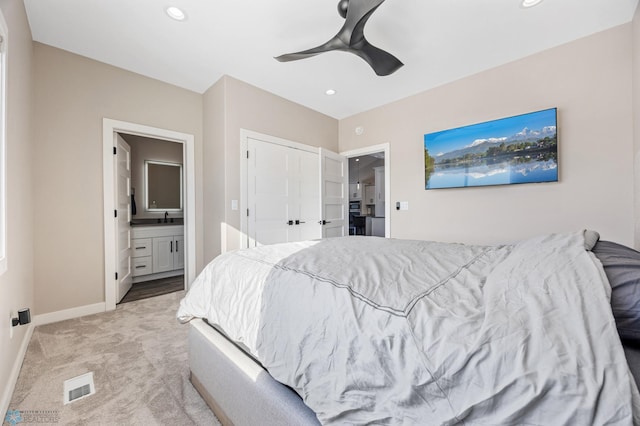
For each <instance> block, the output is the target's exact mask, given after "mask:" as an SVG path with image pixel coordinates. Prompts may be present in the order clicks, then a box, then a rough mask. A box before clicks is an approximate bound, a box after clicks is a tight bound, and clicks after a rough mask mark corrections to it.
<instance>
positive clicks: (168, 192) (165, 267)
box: [116, 133, 186, 303]
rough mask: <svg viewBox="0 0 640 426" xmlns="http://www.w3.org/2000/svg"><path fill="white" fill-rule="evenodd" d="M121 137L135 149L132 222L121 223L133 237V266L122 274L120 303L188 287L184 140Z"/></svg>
mask: <svg viewBox="0 0 640 426" xmlns="http://www.w3.org/2000/svg"><path fill="white" fill-rule="evenodd" d="M118 135H119V136H120V137H122V139H123V140H124V142H125V143H126V144H128V146H129V152H130V164H131V167H130V185H129V189H130V191H129V192H128V194H127V197H128V200H125V202H126V203H127V204H128V207H127V208H128V209H129V211H128V212H127V213H129V214H127V216H129V222H128V225H129V226H128V227H127V224H119V230H120V232H121V233H123V232H126V233H127V236H128V238H129V240H130V241H129V244H125V247H128V248H129V250H130V252H129V253H126V254H125V256H124V257H125V259H126V260H125V261H124V262H123V263H125V266H126V264H128V265H131V267H130V271H131V274H130V278H129V276H128V275H127V272H128V271H126V270H125V271H123V273H122V274H121V273H120V271H119V272H118V274H119V276H118V281H119V286H118V288H117V291H116V303H125V302H133V301H136V300H140V299H146V298H149V297H155V296H160V295H163V294H167V293H172V292H175V291H179V290H184V289H185V288H186V287H185V280H184V208H183V198H184V197H183V182H184V167H183V165H184V152H183V151H184V149H183V144H182V143H179V142H175V141H169V140H164V139H158V138H150V137H146V136H140V135H131V134H127V133H118ZM118 167H121V166H120V162H119V163H118ZM117 174H118V175H121V173H120V171H118V173H117ZM118 204H120V203H118ZM123 228H124V229H123ZM125 243H126V242H125ZM118 244H120V242H118ZM127 257H128V258H127ZM124 280H126V282H124V283H123V281H124Z"/></svg>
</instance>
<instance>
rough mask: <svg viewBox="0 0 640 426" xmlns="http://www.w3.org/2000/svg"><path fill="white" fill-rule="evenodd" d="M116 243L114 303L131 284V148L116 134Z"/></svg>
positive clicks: (120, 298) (125, 292)
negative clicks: (116, 272)
mask: <svg viewBox="0 0 640 426" xmlns="http://www.w3.org/2000/svg"><path fill="white" fill-rule="evenodd" d="M116 170H117V172H116V210H117V217H116V234H117V235H116V244H117V253H118V279H117V289H116V303H118V302H120V300H122V298H123V297H124V295H125V294H127V291H129V289H130V288H131V285H132V280H133V278H132V275H131V225H130V224H129V222H131V148H130V147H129V144H127V142H125V140H124V139H123V138H122V136H120V135H119V134H116Z"/></svg>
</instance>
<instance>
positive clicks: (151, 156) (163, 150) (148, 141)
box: [122, 134, 184, 219]
mask: <svg viewBox="0 0 640 426" xmlns="http://www.w3.org/2000/svg"><path fill="white" fill-rule="evenodd" d="M122 136H123V139H124V140H125V141H126V142H127V143H128V144H129V146H130V147H131V187H132V188H133V189H135V197H134V198H135V201H136V215H135V216H132V218H133V219H143V218H151V219H153V218H163V217H164V212H150V211H147V210H146V208H145V200H146V198H147V194H146V188H145V186H144V163H145V161H147V160H152V161H163V162H167V163H176V164H183V165H184V161H183V159H182V155H183V154H182V152H183V144H181V143H178V142H170V141H163V140H159V139H152V138H146V137H142V136H134V135H127V134H123V135H122ZM183 179H184V177H183ZM169 216H170V217H183V214H182V212H171V213H170V214H169Z"/></svg>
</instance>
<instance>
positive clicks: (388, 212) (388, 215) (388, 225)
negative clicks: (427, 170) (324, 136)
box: [340, 142, 391, 238]
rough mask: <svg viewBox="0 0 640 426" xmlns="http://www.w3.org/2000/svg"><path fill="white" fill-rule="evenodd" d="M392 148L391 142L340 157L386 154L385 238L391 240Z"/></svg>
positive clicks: (357, 150)
mask: <svg viewBox="0 0 640 426" xmlns="http://www.w3.org/2000/svg"><path fill="white" fill-rule="evenodd" d="M390 151H391V146H390V144H389V142H387V143H382V144H379V145H371V146H366V147H364V148H357V149H350V150H349V151H342V152H340V155H342V156H344V157H347V158H352V157H360V156H362V155H370V154H375V153H378V152H384V197H385V203H384V237H385V238H391V157H390Z"/></svg>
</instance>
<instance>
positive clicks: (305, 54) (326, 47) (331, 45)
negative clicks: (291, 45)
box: [275, 37, 348, 62]
mask: <svg viewBox="0 0 640 426" xmlns="http://www.w3.org/2000/svg"><path fill="white" fill-rule="evenodd" d="M347 47H348V46H346V45H345V44H344V43H342V42H341V41H340V40H339V39H337V38H335V37H334V38H332V39H331V40H329V41H328V42H326V43H325V44H321V45H320V46H317V47H314V48H312V49H307V50H303V51H301V52H295V53H286V54H284V55H280V56H277V57H276V58H275V59H276V60H278V61H280V62H289V61H297V60H298V59H304V58H310V57H312V56H316V55H318V54H320V53H324V52H330V51H332V50H345V49H346V48H347Z"/></svg>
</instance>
